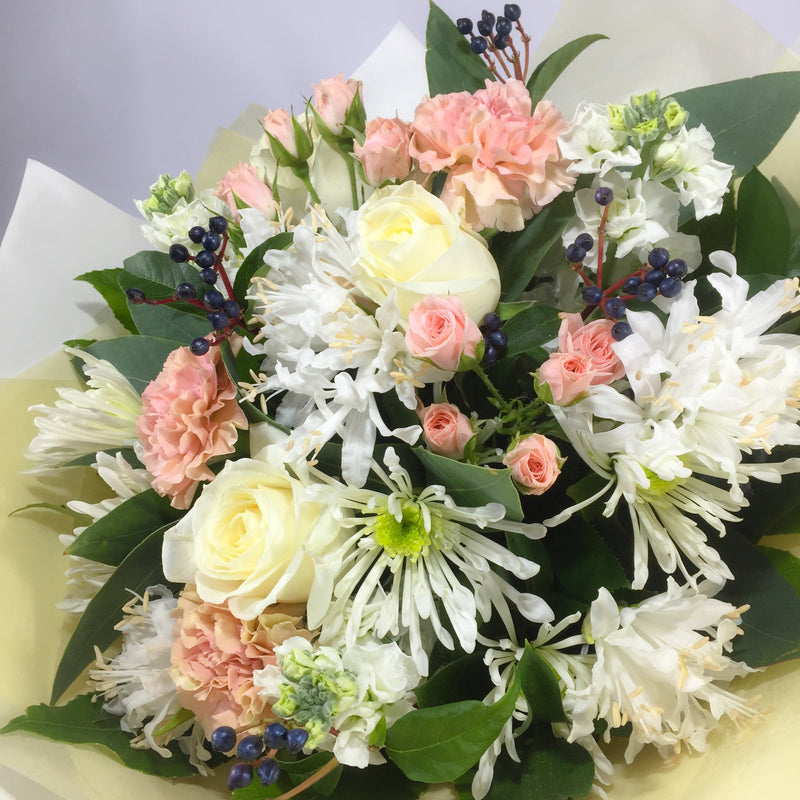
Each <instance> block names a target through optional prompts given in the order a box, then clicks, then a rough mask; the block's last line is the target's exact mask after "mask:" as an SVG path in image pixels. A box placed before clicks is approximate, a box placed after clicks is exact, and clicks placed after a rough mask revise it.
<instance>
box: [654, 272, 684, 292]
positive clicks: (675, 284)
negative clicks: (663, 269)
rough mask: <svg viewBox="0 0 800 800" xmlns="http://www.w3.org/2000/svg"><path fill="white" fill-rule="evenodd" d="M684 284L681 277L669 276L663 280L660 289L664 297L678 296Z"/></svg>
mask: <svg viewBox="0 0 800 800" xmlns="http://www.w3.org/2000/svg"><path fill="white" fill-rule="evenodd" d="M682 285H683V284H682V283H681V279H680V278H673V277H672V276H668V277H666V278H664V280H663V281H661V285H660V286H659V287H658V291H659V292H661V294H662V296H663V297H677V296H678V295H679V294H680V293H681V286H682Z"/></svg>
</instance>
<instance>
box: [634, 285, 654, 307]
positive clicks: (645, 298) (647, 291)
mask: <svg viewBox="0 0 800 800" xmlns="http://www.w3.org/2000/svg"><path fill="white" fill-rule="evenodd" d="M657 294H658V288H657V287H656V285H655V284H654V283H647V282H645V283H642V284H641V286H639V288H638V289H637V290H636V299H637V300H641V301H642V302H643V303H649V302H650V301H651V300H652V299H653V298H654V297H655V296H656V295H657Z"/></svg>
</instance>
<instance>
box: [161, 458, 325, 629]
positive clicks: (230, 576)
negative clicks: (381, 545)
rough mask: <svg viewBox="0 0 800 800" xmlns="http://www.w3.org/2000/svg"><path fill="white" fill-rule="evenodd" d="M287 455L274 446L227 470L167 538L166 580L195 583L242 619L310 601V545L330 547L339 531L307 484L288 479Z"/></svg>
mask: <svg viewBox="0 0 800 800" xmlns="http://www.w3.org/2000/svg"><path fill="white" fill-rule="evenodd" d="M285 452H286V451H285V449H284V448H283V447H280V446H276V445H272V446H269V447H267V448H266V449H265V450H264V451H263V453H262V454H260V455H261V458H263V459H264V460H256V459H249V458H243V459H240V460H239V461H228V462H227V463H226V464H225V466H224V468H223V469H222V471H221V472H220V473H219V475H217V477H216V478H215V479H214V480H213V481H212V482H211V483H210V484H208V485H207V486H206V487H205V488H204V489H203V492H202V494H201V495H200V497H199V498H198V500H197V502H196V503H195V504H194V506H193V507H192V509H191V510H190V511H189V513H188V514H186V516H185V517H183V519H181V520H180V522H178V524H177V525H175V527H173V528H171V529H170V530H169V531H167V532H166V534H165V535H164V546H163V551H162V560H163V566H164V575H165V577H166V578H167V580H170V581H175V582H178V583H195V584H196V586H197V593H198V594H199V595H200V597H201V598H202V599H203V600H205V601H207V602H209V603H224V602H225V601H227V602H228V606H229V608H230V610H231V612H232V613H233V614H234V615H235V616H237V617H239V618H240V619H253V618H254V617H256V616H258V614H260V613H261V612H262V611H263V610H264V609H265V608H266V607H267V606H269V605H272V604H274V603H301V602H305V601H306V600H307V599H308V595H309V592H310V591H311V584H312V581H313V578H314V564H313V561H312V559H311V557H310V556H309V555H308V554H307V553H306V550H305V548H306V545H307V544H309V542H310V541H311V540H312V538H313V540H315V541H317V540H322V542H327V541H331V540H332V539H333V538H334V537H335V536H336V533H337V532H338V524H337V523H336V522H335V521H334V519H333V517H332V516H331V514H330V512H329V511H328V510H327V509H326V508H325V507H324V506H322V505H320V504H318V503H314V502H311V501H309V500H307V499H306V486H307V483H306V481H305V480H300V479H299V478H297V477H294V476H293V475H292V474H290V473H289V472H288V470H287V468H286V466H285V464H284V463H283V461H282V458H283V456H284V455H285ZM323 546H324V545H323Z"/></svg>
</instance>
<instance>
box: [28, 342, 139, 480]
mask: <svg viewBox="0 0 800 800" xmlns="http://www.w3.org/2000/svg"><path fill="white" fill-rule="evenodd" d="M64 350H65V352H66V353H68V354H69V355H71V356H73V357H75V358H79V359H81V360H82V361H83V362H84V367H83V371H84V373H85V374H86V379H87V380H86V382H87V385H88V388H86V389H85V390H80V389H72V388H62V389H58V390H57V392H58V397H59V399H58V400H56V402H55V406H53V407H50V406H44V405H37V406H31V408H30V409H29V410H30V411H35V412H36V413H37V414H39V415H40V416H38V417H36V419H35V420H34V424H35V425H36V427H37V428H38V429H39V433H38V434H37V435H36V437H35V438H34V440H33V441H32V442H31V444H30V446H29V448H28V452H27V454H26V455H27V457H28V458H30V459H31V460H32V461H35V462H36V464H37V465H38V466H41V467H58V466H61V465H63V464H65V463H67V462H69V461H72V460H74V459H76V458H82V457H84V456H87V455H90V454H91V455H93V454H94V453H97V452H99V451H100V450H113V449H123V448H127V447H133V445H134V444H136V442H137V441H138V439H137V437H136V420H137V418H138V417H139V415H140V414H141V413H142V399H141V397H140V395H139V393H138V392H137V391H136V390H135V389H134V388H133V386H131V384H130V382H129V381H128V379H127V378H126V377H125V376H124V375H122V373H121V372H120V371H119V370H118V369H117V368H116V367H114V366H113V365H112V364H110V363H109V362H108V361H105V360H103V359H100V358H96V357H95V356H93V355H92V354H91V353H87V352H85V351H83V350H77V349H75V348H73V347H65V348H64Z"/></svg>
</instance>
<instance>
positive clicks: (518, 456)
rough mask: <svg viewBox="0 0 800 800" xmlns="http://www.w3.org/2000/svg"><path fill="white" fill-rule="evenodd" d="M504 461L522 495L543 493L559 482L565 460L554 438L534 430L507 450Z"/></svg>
mask: <svg viewBox="0 0 800 800" xmlns="http://www.w3.org/2000/svg"><path fill="white" fill-rule="evenodd" d="M503 463H504V464H505V465H506V466H507V467H509V468H510V469H511V477H512V478H513V480H514V482H515V483H516V484H517V487H518V488H519V490H520V492H522V494H534V495H539V494H544V493H545V492H546V491H547V490H548V489H549V488H550V487H551V486H552V485H553V484H554V483H555V480H556V478H557V477H558V476H559V474H560V473H561V465H562V464H563V463H564V459H562V458H561V454H560V453H559V452H558V448H557V447H556V446H555V444H554V443H553V442H552V441H551V440H550V439H548V438H547V437H546V436H542V435H541V434H540V433H533V434H531V435H530V436H528V437H527V438H525V439H523V440H522V441H520V442H519V443H518V444H517V446H516V447H515V448H514V449H513V450H511V451H510V452H509V453H506V455H505V457H504V458H503Z"/></svg>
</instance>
